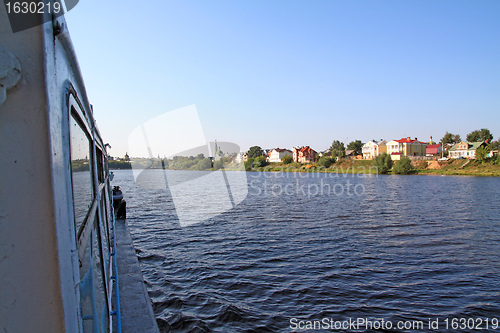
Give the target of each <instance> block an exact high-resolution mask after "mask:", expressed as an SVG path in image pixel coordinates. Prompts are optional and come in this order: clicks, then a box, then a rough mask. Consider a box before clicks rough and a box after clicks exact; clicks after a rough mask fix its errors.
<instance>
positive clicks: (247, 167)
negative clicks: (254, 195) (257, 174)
mask: <svg viewBox="0 0 500 333" xmlns="http://www.w3.org/2000/svg"><path fill="white" fill-rule="evenodd" d="M254 160H255V159H254V158H253V157H251V158H249V159H248V160H247V161H246V162H245V170H246V171H250V170H252V167H253V162H254Z"/></svg>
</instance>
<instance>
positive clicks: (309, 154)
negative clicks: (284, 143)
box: [293, 146, 317, 163]
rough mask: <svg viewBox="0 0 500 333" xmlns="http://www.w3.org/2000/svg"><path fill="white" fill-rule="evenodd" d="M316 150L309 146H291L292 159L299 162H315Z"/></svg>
mask: <svg viewBox="0 0 500 333" xmlns="http://www.w3.org/2000/svg"><path fill="white" fill-rule="evenodd" d="M316 155H317V153H316V151H315V150H314V149H312V148H310V147H309V146H305V147H295V148H293V161H294V162H299V163H313V162H316Z"/></svg>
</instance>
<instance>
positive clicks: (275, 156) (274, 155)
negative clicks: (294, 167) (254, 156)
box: [269, 148, 293, 163]
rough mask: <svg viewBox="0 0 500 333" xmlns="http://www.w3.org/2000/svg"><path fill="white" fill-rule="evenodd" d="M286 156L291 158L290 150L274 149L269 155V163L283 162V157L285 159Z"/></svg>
mask: <svg viewBox="0 0 500 333" xmlns="http://www.w3.org/2000/svg"><path fill="white" fill-rule="evenodd" d="M286 155H289V156H292V157H293V153H292V151H291V150H288V149H282V148H274V149H273V150H271V152H270V153H269V162H271V163H280V162H283V157H285V156H286Z"/></svg>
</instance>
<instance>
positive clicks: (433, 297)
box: [113, 170, 500, 332]
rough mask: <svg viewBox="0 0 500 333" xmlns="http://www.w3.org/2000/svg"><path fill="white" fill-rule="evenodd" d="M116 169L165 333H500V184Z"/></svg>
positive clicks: (469, 179) (476, 180) (453, 179)
mask: <svg viewBox="0 0 500 333" xmlns="http://www.w3.org/2000/svg"><path fill="white" fill-rule="evenodd" d="M114 173H115V179H114V181H113V185H119V186H120V187H121V188H122V190H123V193H124V196H125V198H126V199H127V208H128V209H127V217H128V223H129V227H130V231H131V233H132V237H133V239H134V245H135V247H136V251H137V253H138V256H139V260H140V263H141V267H142V270H143V273H144V278H145V280H146V284H147V287H148V291H149V295H150V297H151V300H152V302H153V309H154V311H155V314H156V317H157V321H158V324H159V326H160V329H161V331H162V332H300V331H303V332H306V331H307V332H311V331H316V330H314V329H318V330H317V331H330V332H365V331H378V332H384V331H385V332H430V331H439V332H445V331H450V332H473V331H477V330H478V329H480V328H481V329H482V331H488V332H489V331H492V332H494V331H499V330H500V325H499V323H498V319H499V318H500V217H499V199H500V178H483V177H453V176H446V177H443V176H396V175H390V176H383V175H379V176H368V175H353V174H340V175H334V174H296V173H257V172H255V173H244V172H239V173H238V172H233V173H231V172H226V174H227V175H225V178H224V179H226V180H227V178H228V177H229V179H232V178H231V177H233V178H234V177H236V178H238V177H239V178H238V179H239V180H238V181H236V182H231V181H230V182H227V181H226V185H227V191H229V192H231V190H232V193H231V195H230V199H231V200H230V201H228V200H227V192H226V196H222V195H221V196H218V195H217V193H220V192H221V191H222V190H221V191H219V190H220V189H222V188H223V187H221V186H220V185H221V184H217V183H216V182H214V179H213V177H211V176H210V175H212V176H213V175H214V174H215V175H216V176H217V177H219V178H220V175H221V174H222V172H215V173H208V172H195V171H167V173H168V175H167V176H165V174H164V173H163V171H161V170H153V171H150V173H151V175H152V177H150V180H149V182H148V181H144V179H147V178H148V176H147V175H145V176H144V175H143V179H142V180H141V176H140V177H139V178H137V182H136V181H134V176H133V175H132V172H131V171H114ZM193 175H194V176H193ZM183 177H187V178H186V179H189V180H192V179H194V181H195V183H189V181H184V183H185V184H188V185H186V186H185V191H184V192H182V191H179V190H175V189H174V186H173V182H175V181H173V180H172V179H177V180H179V179H180V181H178V182H179V183H183ZM162 179H163V180H164V181H162ZM165 181H166V183H167V185H165V184H166V183H165ZM241 181H244V182H245V183H244V186H241ZM238 182H239V183H238ZM144 184H146V185H144ZM148 184H149V185H148ZM151 184H153V185H155V186H151ZM207 184H208V185H207ZM210 184H211V185H210ZM234 184H236V185H234ZM233 185H234V186H233ZM213 188H218V189H219V190H217V191H219V192H217V191H216V192H213V191H211V190H210V189H212V190H213ZM214 193H215V194H214ZM182 200H184V201H182ZM210 201H212V204H211V205H212V206H210ZM224 201H225V202H226V204H220V202H224ZM228 202H229V204H228ZM214 205H215V206H217V208H216V209H214V208H213V207H214ZM207 207H212V208H207ZM189 211H193V212H197V214H195V216H196V218H195V219H194V220H191V221H190V222H189V223H185V221H184V220H183V219H185V216H187V215H186V212H189ZM204 211H206V214H205V217H207V219H205V220H204V221H197V220H196V219H198V220H201V219H202V218H203V216H204ZM183 221H184V223H183ZM353 323H357V324H359V325H358V326H355V325H353ZM348 325H350V326H348ZM398 325H399V326H398ZM436 325H437V326H436ZM452 325H454V326H452ZM436 328H438V329H436Z"/></svg>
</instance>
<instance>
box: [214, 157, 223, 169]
mask: <svg viewBox="0 0 500 333" xmlns="http://www.w3.org/2000/svg"><path fill="white" fill-rule="evenodd" d="M223 166H224V163H223V161H222V159H220V160H217V161H215V162H214V170H219V169H222V167H223Z"/></svg>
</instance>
